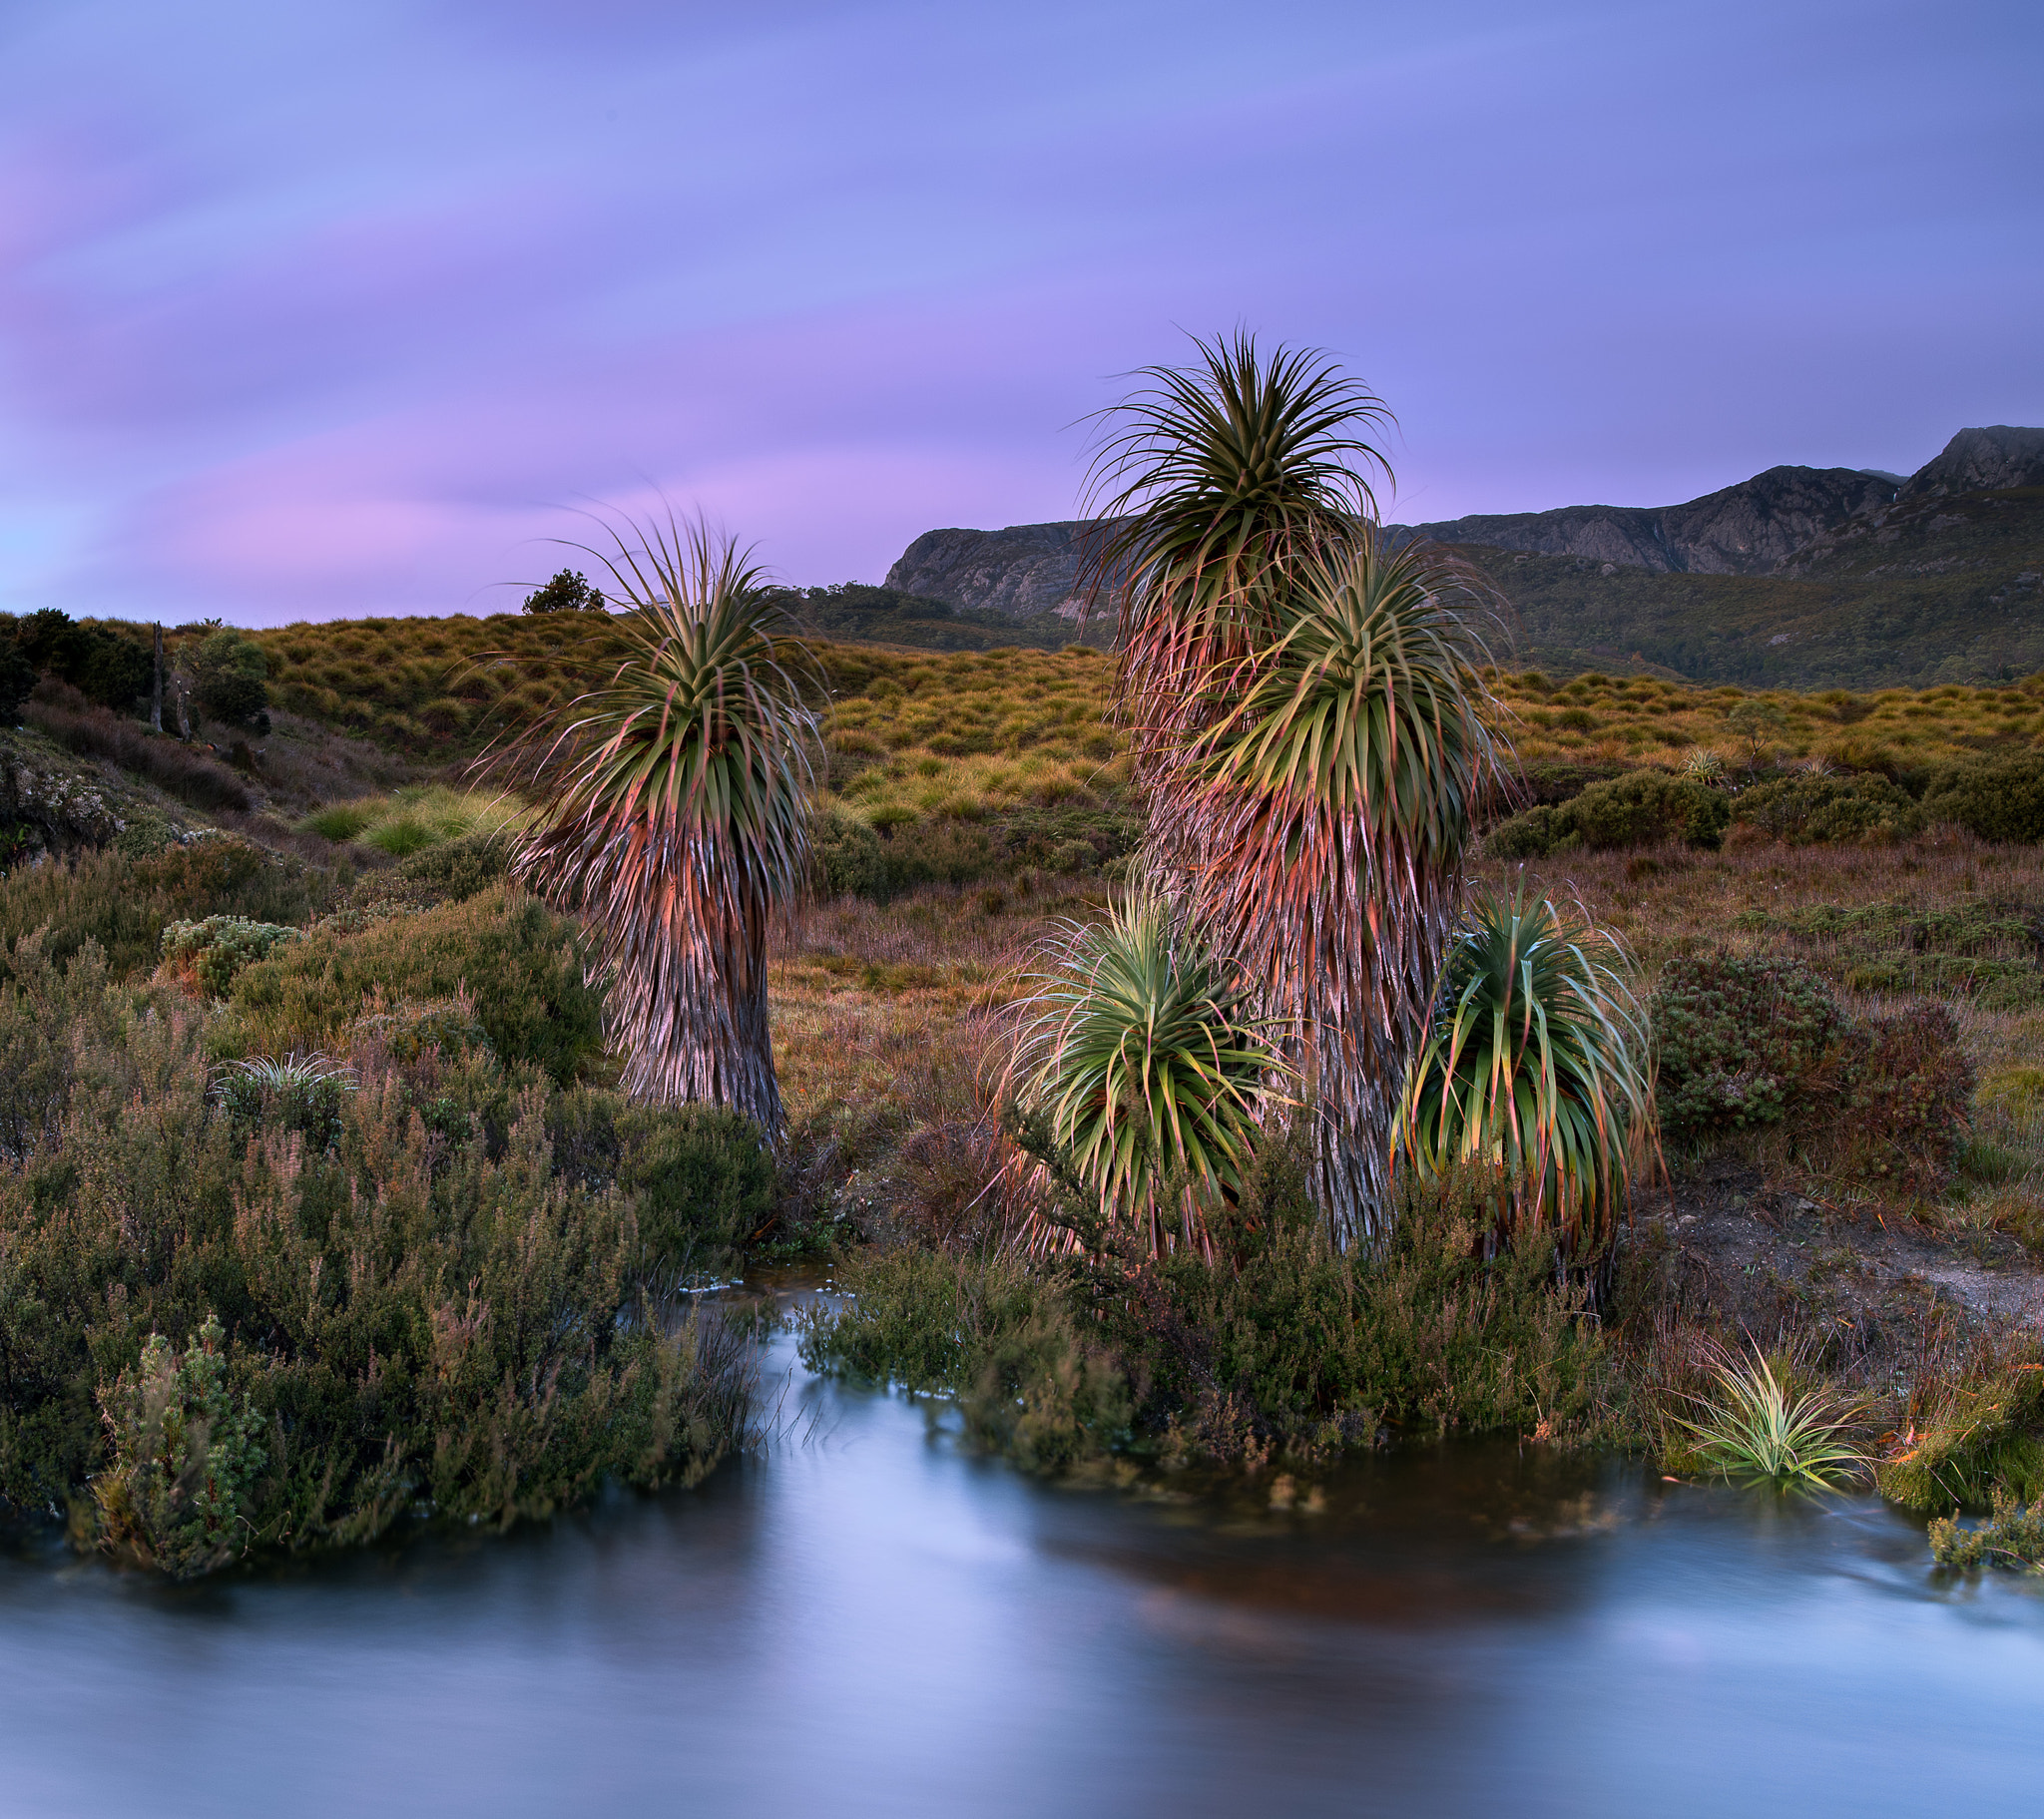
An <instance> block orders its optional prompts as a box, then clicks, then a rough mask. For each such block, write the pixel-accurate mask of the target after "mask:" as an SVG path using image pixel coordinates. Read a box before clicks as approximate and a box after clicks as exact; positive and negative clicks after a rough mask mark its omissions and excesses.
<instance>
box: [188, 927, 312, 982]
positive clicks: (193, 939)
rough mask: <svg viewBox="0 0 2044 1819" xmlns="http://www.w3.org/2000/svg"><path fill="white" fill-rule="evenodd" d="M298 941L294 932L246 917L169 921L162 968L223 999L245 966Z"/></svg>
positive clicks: (296, 932)
mask: <svg viewBox="0 0 2044 1819" xmlns="http://www.w3.org/2000/svg"><path fill="white" fill-rule="evenodd" d="M297 939H298V931H297V930H296V929H294V928H285V927H283V926H281V925H280V924H278V923H274V922H251V921H250V920H249V919H248V917H246V916H208V917H207V918H206V919H205V920H204V921H203V922H173V923H172V924H171V925H170V926H169V927H168V928H166V929H165V930H164V965H165V967H166V969H167V970H168V971H169V972H170V973H171V974H172V976H173V977H174V978H176V979H178V980H179V981H180V982H181V983H183V984H185V985H187V986H188V987H189V988H190V989H192V990H195V991H200V992H204V993H205V994H206V995H207V996H208V997H209V998H225V997H226V996H227V995H228V993H229V991H230V990H231V989H232V987H233V986H234V983H235V976H236V975H237V974H238V973H240V972H241V970H242V969H243V968H244V967H246V966H251V965H253V964H254V963H255V962H256V961H258V960H264V959H267V958H268V956H269V953H270V950H271V949H273V948H276V947H279V946H281V945H282V944H283V943H284V942H286V941H295V940H297Z"/></svg>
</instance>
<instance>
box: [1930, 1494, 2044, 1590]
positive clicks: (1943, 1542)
mask: <svg viewBox="0 0 2044 1819" xmlns="http://www.w3.org/2000/svg"><path fill="white" fill-rule="evenodd" d="M1928 1540H1929V1542H1930V1558H1931V1559H1932V1560H1934V1561H1936V1562H1937V1564H1938V1565H1939V1566H1940V1567H1955V1568H1958V1569H1960V1570H1962V1571H1963V1570H1967V1569H1971V1568H1975V1567H2011V1568H2015V1569H2018V1570H2023V1569H2027V1570H2029V1571H2032V1572H2034V1571H2037V1570H2039V1569H2044V1500H2040V1501H2038V1502H2037V1503H2034V1504H2032V1505H2031V1506H2030V1507H2029V1508H2028V1509H2027V1510H2026V1509H2024V1508H2023V1505H2022V1500H2021V1499H2020V1498H2014V1497H2010V1496H2009V1495H2008V1494H2007V1493H2006V1492H2003V1491H1996V1492H1995V1494H1994V1512H1993V1515H1992V1516H1991V1517H1990V1518H1989V1519H1988V1520H1987V1521H1986V1522H1984V1523H1982V1524H1981V1525H1980V1526H1979V1527H1978V1528H1975V1529H1966V1528H1961V1527H1960V1526H1959V1524H1958V1523H1957V1522H1955V1521H1954V1520H1953V1519H1952V1518H1951V1517H1948V1516H1941V1517H1939V1518H1937V1520H1935V1521H1934V1522H1932V1523H1931V1525H1930V1530H1929V1535H1928Z"/></svg>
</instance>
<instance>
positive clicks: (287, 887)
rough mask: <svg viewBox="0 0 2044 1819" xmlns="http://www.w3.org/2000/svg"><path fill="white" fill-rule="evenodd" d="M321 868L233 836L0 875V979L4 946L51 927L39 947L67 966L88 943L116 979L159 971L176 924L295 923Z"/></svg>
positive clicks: (320, 890)
mask: <svg viewBox="0 0 2044 1819" xmlns="http://www.w3.org/2000/svg"><path fill="white" fill-rule="evenodd" d="M327 889H328V885H327V883H326V880H325V879H324V878H323V877H321V876H320V875H319V874H318V873H314V872H307V871H306V870H305V869H304V868H303V867H302V866H299V865H297V864H296V863H295V862H293V861H290V860H285V859H280V858H278V857H277V856H276V855H275V854H274V853H270V852H265V851H264V850H263V849H262V848H261V847H258V846H252V845H250V844H249V843H248V842H247V841H244V840H240V839H236V838H234V837H233V836H231V835H221V836H218V837H215V838H211V839H205V840H194V841H193V842H192V843H191V844H190V845H187V846H169V847H166V848H164V849H163V850H162V851H161V852H159V853H156V854H153V855H151V856H150V857H148V858H142V859H130V858H126V857H124V856H123V855H121V854H119V853H115V852H104V853H86V854H81V855H80V856H79V857H78V858H77V859H76V860H75V861H71V862H69V863H58V862H51V863H48V864H44V865H38V866H34V867H30V868H27V869H24V870H18V871H14V872H11V873H9V874H8V875H7V876H6V877H5V878H4V879H0V979H5V978H7V977H8V976H9V962H8V961H7V958H6V952H7V949H8V948H9V947H10V946H11V945H12V944H13V943H14V942H15V941H17V940H18V939H19V938H20V937H21V936H23V935H26V934H29V933H30V932H32V931H33V930H36V929H47V930H48V931H49V933H48V935H47V936H46V937H45V939H44V942H43V945H42V950H41V951H42V952H43V954H44V955H45V957H46V958H47V959H49V960H51V961H53V962H55V963H56V964H57V965H59V966H62V965H64V964H66V963H67V962H68V961H69V960H70V958H71V956H72V955H73V954H75V953H77V952H78V950H79V948H80V947H81V946H82V945H83V944H84V943H85V942H87V941H92V942H95V943H97V944H98V946H99V947H100V948H101V949H102V950H103V951H104V953H105V955H106V960H107V965H108V966H109V968H110V969H111V970H112V972H113V974H114V976H115V977H116V978H127V977H129V976H130V975H132V974H135V973H138V972H147V971H149V970H150V969H151V968H153V967H154V966H155V965H156V964H157V961H158V959H159V958H160V957H161V955H162V953H163V934H164V930H165V929H166V928H167V927H168V926H169V925H170V924H171V923H173V922H178V921H184V920H190V919H196V918H200V917H206V916H212V915H226V916H234V917H239V918H244V919H246V920H248V921H251V922H261V923H270V924H275V923H284V924H291V923H298V922H303V921H305V920H307V919H308V918H309V917H310V916H312V915H313V914H315V913H316V912H317V911H318V910H319V909H320V908H321V907H323V903H324V898H325V894H326V891H327Z"/></svg>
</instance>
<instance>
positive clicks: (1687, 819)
mask: <svg viewBox="0 0 2044 1819" xmlns="http://www.w3.org/2000/svg"><path fill="white" fill-rule="evenodd" d="M1568 816H1569V824H1570V826H1571V828H1572V829H1573V830H1574V832H1575V835H1576V837H1577V838H1578V839H1579V840H1581V841H1582V843H1583V844H1584V845H1585V846H1587V847H1589V848H1590V849H1591V850H1592V851H1607V850H1609V849H1611V848H1614V847H1626V846H1653V845H1658V844H1659V843H1661V842H1662V841H1670V840H1684V841H1687V842H1688V843H1689V844H1690V845H1691V846H1702V847H1716V846H1719V845H1721V844H1722V843H1723V841H1724V838H1725V829H1726V827H1727V825H1728V824H1729V823H1730V821H1731V819H1732V803H1731V800H1730V798H1729V797H1727V795H1726V794H1725V792H1724V791H1723V790H1722V789H1713V788H1712V787H1711V786H1710V785H1709V784H1707V783H1698V782H1694V781H1692V780H1691V779H1690V778H1688V777H1672V776H1669V775H1668V774H1667V773H1666V772H1665V771H1660V770H1635V771H1633V772H1631V773H1630V774H1628V775H1626V776H1622V777H1614V778H1613V779H1612V780H1611V781H1610V782H1608V783H1593V784H1591V785H1590V787H1589V788H1588V789H1586V790H1584V791H1583V793H1582V794H1581V795H1579V796H1578V797H1576V799H1575V800H1574V801H1573V802H1571V803H1570V804H1569V805H1568Z"/></svg>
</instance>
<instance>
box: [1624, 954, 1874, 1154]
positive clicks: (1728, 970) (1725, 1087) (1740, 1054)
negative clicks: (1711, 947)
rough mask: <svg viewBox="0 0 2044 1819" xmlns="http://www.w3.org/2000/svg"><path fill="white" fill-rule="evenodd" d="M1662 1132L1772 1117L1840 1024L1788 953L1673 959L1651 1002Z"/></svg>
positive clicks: (1797, 1089) (1742, 1125)
mask: <svg viewBox="0 0 2044 1819" xmlns="http://www.w3.org/2000/svg"><path fill="white" fill-rule="evenodd" d="M1648 1016H1649V1019H1650V1021H1651V1023H1652V1027H1653V1036H1654V1047H1655V1052H1656V1055H1657V1057H1658V1059H1659V1063H1660V1078H1659V1082H1658V1088H1657V1091H1658V1097H1659V1103H1660V1109H1661V1129H1662V1132H1663V1133H1664V1134H1665V1135H1666V1136H1668V1137H1672V1138H1674V1139H1675V1140H1677V1141H1679V1142H1680V1141H1688V1140H1690V1139H1693V1138H1695V1137H1701V1136H1704V1135H1706V1134H1707V1133H1710V1132H1714V1131H1724V1130H1744V1129H1750V1128H1752V1127H1755V1126H1761V1125H1772V1124H1774V1123H1776V1122H1777V1121H1778V1120H1779V1119H1780V1118H1781V1117H1782V1115H1783V1113H1784V1112H1785V1111H1786V1110H1787V1109H1788V1107H1789V1105H1790V1104H1791V1103H1792V1102H1793V1101H1794V1100H1795V1099H1796V1098H1797V1097H1798V1096H1799V1095H1800V1094H1801V1093H1802V1092H1803V1091H1804V1089H1805V1087H1806V1085H1807V1083H1808V1082H1809V1080H1810V1077H1811V1076H1812V1075H1813V1074H1814V1072H1815V1070H1816V1067H1817V1064H1818V1062H1819V1061H1820V1060H1821V1059H1822V1057H1823V1055H1824V1052H1825V1050H1827V1049H1828V1048H1829V1047H1830V1045H1831V1041H1832V1039H1833V1037H1835V1036H1836V1035H1837V1033H1838V1031H1839V1029H1840V1028H1841V1027H1842V1025H1843V1022H1844V1014H1843V1013H1842V1012H1841V1011H1840V1010H1839V1009H1838V1006H1837V1003H1836V1001H1835V1000H1834V999H1833V998H1832V997H1831V995H1830V993H1829V992H1827V991H1825V989H1824V988H1823V986H1822V985H1821V984H1820V983H1819V982H1818V981H1817V980H1815V979H1813V978H1811V977H1810V975H1809V974H1808V973H1806V972H1805V971H1804V970H1803V969H1802V968H1801V967H1799V966H1797V965H1795V964H1794V963H1793V962H1792V961H1767V960H1747V959H1742V958H1740V957H1739V956H1737V955H1733V954H1711V955H1704V956H1690V957H1683V958H1678V959H1675V960H1671V961H1670V962H1669V963H1668V965H1667V966H1666V967H1665V968H1664V969H1663V970H1662V974H1661V983H1660V986H1659V988H1658V989H1657V990H1656V992H1655V993H1654V997H1653V1001H1652V1003H1651V1004H1650V1006H1649V1009H1648Z"/></svg>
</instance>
